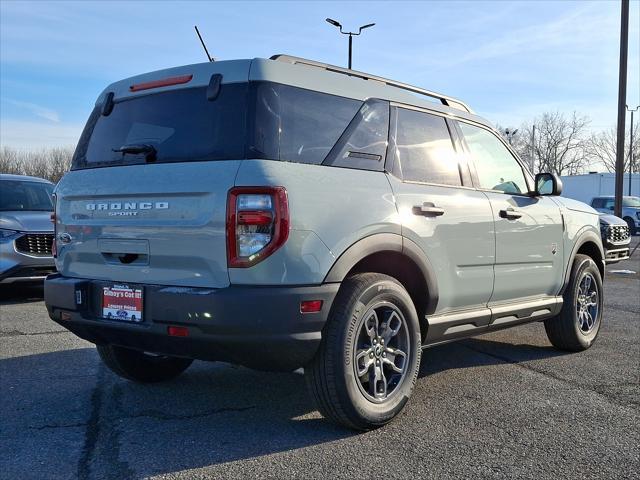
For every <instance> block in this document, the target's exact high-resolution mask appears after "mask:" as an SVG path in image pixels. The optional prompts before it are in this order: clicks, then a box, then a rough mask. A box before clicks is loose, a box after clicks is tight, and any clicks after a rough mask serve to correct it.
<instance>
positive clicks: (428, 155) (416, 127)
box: [393, 108, 462, 186]
mask: <svg viewBox="0 0 640 480" xmlns="http://www.w3.org/2000/svg"><path fill="white" fill-rule="evenodd" d="M394 110H395V115H396V122H395V132H394V135H393V137H394V140H395V145H396V161H398V162H399V164H400V170H401V172H402V178H403V179H405V180H411V181H416V182H427V183H436V184H440V185H456V186H457V185H462V183H461V180H460V171H459V169H458V159H457V155H456V152H455V149H454V147H453V143H452V140H451V136H450V135H449V129H448V128H447V124H446V122H445V120H444V118H442V117H438V116H435V115H430V114H428V113H423V112H417V111H414V110H407V109H405V108H395V109H394Z"/></svg>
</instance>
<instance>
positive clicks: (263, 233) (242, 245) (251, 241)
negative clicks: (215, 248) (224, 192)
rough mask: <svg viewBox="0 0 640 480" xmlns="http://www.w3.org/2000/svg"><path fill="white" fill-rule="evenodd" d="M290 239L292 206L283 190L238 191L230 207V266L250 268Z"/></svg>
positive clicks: (235, 191) (247, 189) (228, 216)
mask: <svg viewBox="0 0 640 480" xmlns="http://www.w3.org/2000/svg"><path fill="white" fill-rule="evenodd" d="M288 237H289V204H288V201H287V191H286V190H285V189H284V187H236V188H232V189H231V190H229V198H228V203H227V263H228V266H229V267H250V266H252V265H255V264H256V263H258V262H260V261H262V260H264V259H265V258H267V257H268V256H269V255H271V254H272V253H273V252H275V251H276V250H277V249H278V248H280V247H281V246H282V245H283V244H284V242H286V241H287V238H288Z"/></svg>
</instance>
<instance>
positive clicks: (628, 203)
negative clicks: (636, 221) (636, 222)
mask: <svg viewBox="0 0 640 480" xmlns="http://www.w3.org/2000/svg"><path fill="white" fill-rule="evenodd" d="M622 206H623V207H636V208H640V198H638V197H622Z"/></svg>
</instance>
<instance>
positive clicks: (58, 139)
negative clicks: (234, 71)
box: [0, 0, 640, 149]
mask: <svg viewBox="0 0 640 480" xmlns="http://www.w3.org/2000/svg"><path fill="white" fill-rule="evenodd" d="M326 17H331V18H334V19H336V20H338V21H340V22H341V23H342V24H343V25H344V26H345V27H346V29H352V30H357V28H358V26H360V25H364V24H367V23H372V22H375V23H376V25H375V26H374V27H372V28H370V29H367V30H365V31H364V32H363V33H362V35H361V36H360V37H355V38H354V46H353V47H354V48H353V49H354V60H353V68H355V69H357V70H363V71H366V72H369V73H373V74H376V75H380V76H384V77H389V78H393V79H396V80H400V81H403V82H406V83H411V84H414V85H418V86H420V87H423V88H426V89H428V90H434V91H437V92H441V93H444V94H447V95H450V96H454V97H458V98H460V99H462V100H464V101H465V102H466V103H468V104H469V105H470V106H471V108H472V109H474V110H475V112H477V113H478V114H480V115H481V116H483V117H485V118H487V119H489V120H490V121H491V122H493V123H494V124H500V125H502V126H506V127H508V126H514V127H517V126H519V125H520V124H521V123H522V122H525V121H530V120H532V119H533V118H534V117H536V116H539V115H541V114H542V113H543V112H545V111H560V112H565V113H571V112H572V111H574V110H575V111H577V112H579V113H581V114H584V115H587V116H589V117H590V118H591V120H592V121H591V125H590V128H591V129H593V130H602V129H608V128H611V127H613V126H615V123H616V115H617V110H616V109H617V96H618V59H619V39H620V32H619V28H620V2H619V1H618V0H601V1H578V0H574V1H542V0H538V1H529V2H525V1H522V2H519V1H512V2H508V1H487V2H484V1H470V2H462V1H460V2H458V1H423V2H303V1H299V2H293V1H291V2H268V1H262V2H204V1H203V2H170V1H161V2H153V1H142V2H134V1H126V2H125V1H110V2H99V1H84V2H81V1H77V2H53V1H38V2H33V3H31V2H19V1H11V0H0V145H2V146H12V147H16V148H20V149H38V148H42V147H48V146H63V145H75V143H76V142H77V140H78V137H79V135H80V133H81V131H82V128H83V125H84V122H85V121H86V119H87V117H88V116H89V113H90V111H91V109H92V107H93V104H94V102H95V99H96V97H97V96H98V94H99V93H100V92H101V91H102V90H103V89H104V87H106V86H107V85H108V84H109V83H111V82H113V81H116V80H119V79H122V78H126V77H129V76H132V75H136V74H139V73H143V72H148V71H153V70H158V69H162V68H167V67H171V66H177V65H185V64H191V63H199V62H202V61H205V60H206V57H205V54H204V51H203V50H202V47H201V46H200V43H199V42H198V39H197V37H196V35H195V33H194V30H193V26H194V25H196V24H197V25H198V27H199V28H200V31H201V33H202V35H203V37H204V38H205V41H206V42H207V46H208V48H209V51H210V53H211V54H212V55H213V56H214V57H216V58H217V59H219V60H226V59H236V58H254V57H263V58H268V57H270V56H271V55H274V54H276V53H288V54H292V55H296V56H300V57H305V58H311V59H315V60H319V61H322V62H326V63H333V64H336V65H343V66H346V61H347V37H346V36H344V35H340V34H339V32H338V30H337V29H336V28H335V27H332V26H331V25H329V24H328V23H326V22H325V18H326ZM639 57H640V0H632V1H631V15H630V32H629V66H628V70H629V75H628V93H627V103H628V104H629V105H630V106H636V105H638V104H640V61H639ZM639 116H640V115H639ZM638 121H640V118H638Z"/></svg>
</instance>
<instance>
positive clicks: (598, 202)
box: [591, 198, 604, 208]
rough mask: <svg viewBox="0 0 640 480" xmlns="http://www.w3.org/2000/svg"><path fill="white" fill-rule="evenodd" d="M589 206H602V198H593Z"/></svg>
mask: <svg viewBox="0 0 640 480" xmlns="http://www.w3.org/2000/svg"><path fill="white" fill-rule="evenodd" d="M591 206H592V207H593V208H602V207H604V198H594V199H593V200H592V201H591Z"/></svg>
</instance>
